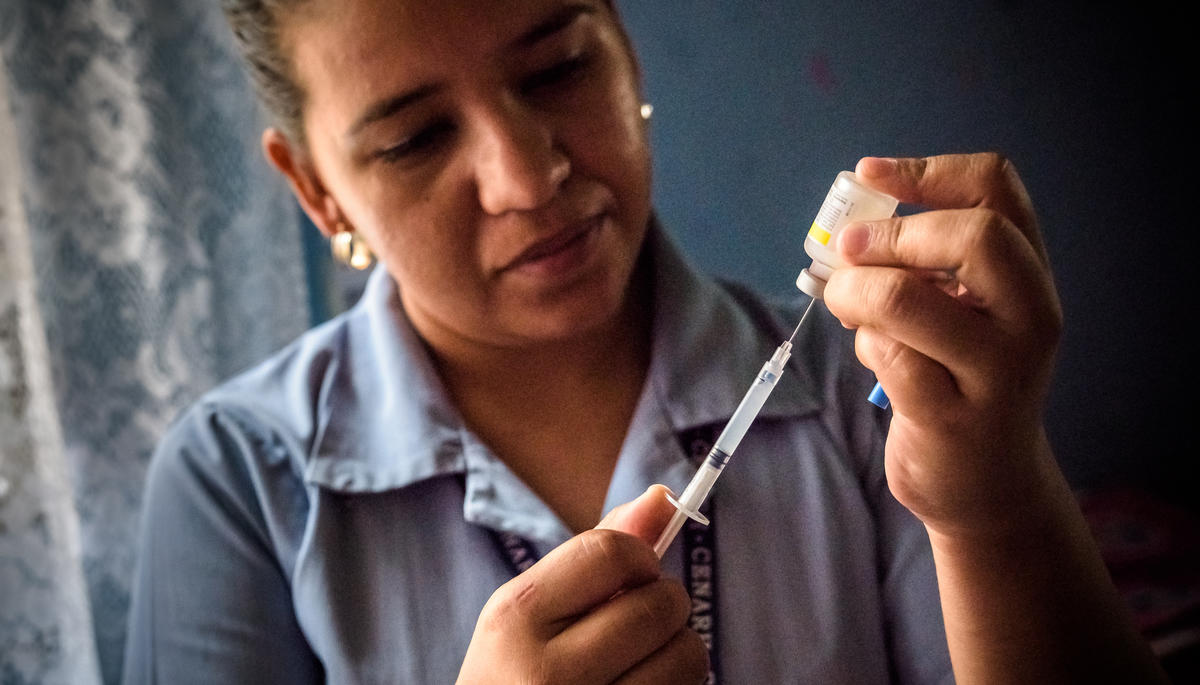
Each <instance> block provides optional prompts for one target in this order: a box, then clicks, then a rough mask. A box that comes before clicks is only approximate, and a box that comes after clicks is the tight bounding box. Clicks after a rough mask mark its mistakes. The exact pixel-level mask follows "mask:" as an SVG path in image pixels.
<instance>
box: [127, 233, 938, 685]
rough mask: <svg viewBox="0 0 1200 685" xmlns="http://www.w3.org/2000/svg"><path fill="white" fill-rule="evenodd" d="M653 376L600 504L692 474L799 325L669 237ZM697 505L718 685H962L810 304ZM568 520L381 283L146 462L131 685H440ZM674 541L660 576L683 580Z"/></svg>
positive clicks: (925, 581)
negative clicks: (704, 511) (486, 432)
mask: <svg viewBox="0 0 1200 685" xmlns="http://www.w3.org/2000/svg"><path fill="white" fill-rule="evenodd" d="M647 241H648V242H647V246H646V249H647V250H648V251H649V254H648V257H650V258H651V267H652V269H653V279H652V280H653V284H654V304H655V307H654V323H653V347H652V352H651V362H650V367H649V372H648V374H647V378H646V382H645V387H644V388H643V390H642V393H641V397H640V399H639V402H638V405H637V409H636V410H635V413H634V417H633V420H632V423H631V425H630V428H629V433H628V435H627V436H626V438H625V442H624V444H623V446H622V448H621V453H620V455H619V458H618V462H617V466H616V469H615V472H614V474H613V479H612V483H611V485H610V487H609V490H608V496H607V500H606V502H605V510H606V511H607V510H609V509H611V508H612V507H614V506H616V505H618V504H620V503H623V502H626V501H629V500H631V499H633V498H635V497H636V496H637V495H639V494H640V493H641V492H642V491H644V490H645V489H646V487H647V486H649V485H650V484H652V483H665V484H666V485H667V486H669V487H671V488H672V489H673V490H675V491H676V492H679V491H681V490H682V488H683V486H684V485H685V484H686V483H687V481H688V479H689V478H690V477H691V475H692V473H693V471H694V467H693V465H692V464H691V462H689V461H688V459H687V458H686V455H685V453H684V450H683V448H682V446H681V444H680V440H679V435H680V434H681V433H682V432H684V431H687V430H689V429H692V428H696V427H698V426H703V425H707V424H716V425H718V426H719V425H721V424H723V423H724V422H725V421H726V420H727V419H728V418H729V416H730V415H731V414H732V412H733V410H734V409H735V408H736V406H737V403H738V401H739V400H740V399H741V396H742V394H743V393H744V392H745V390H746V388H748V387H749V385H750V383H751V382H752V381H753V380H754V378H755V375H756V374H757V372H758V369H759V367H760V366H761V365H762V363H763V361H764V360H765V359H767V358H768V357H769V356H770V354H771V353H772V351H773V350H774V349H775V347H776V346H777V345H778V344H779V342H780V341H782V340H783V339H785V338H786V337H787V336H788V335H789V334H790V332H791V327H792V326H793V325H794V324H795V322H796V321H797V320H798V316H799V310H798V309H797V308H795V307H771V306H768V305H766V304H764V303H763V302H762V301H761V300H760V299H759V298H757V297H756V296H755V295H753V294H752V293H750V292H748V291H745V290H742V289H739V288H736V287H731V286H726V285H720V284H718V283H715V282H714V281H712V280H710V279H708V278H706V277H704V276H702V275H700V274H698V273H697V272H696V271H695V270H694V269H692V268H691V267H690V266H689V265H688V264H687V263H686V262H685V261H684V259H683V258H682V257H681V255H680V254H679V253H678V251H677V249H676V248H675V247H674V246H673V245H672V244H671V242H670V240H669V239H668V238H667V237H666V236H665V235H664V234H663V232H662V230H661V229H659V228H657V227H656V228H655V229H653V230H652V231H651V232H650V234H649V236H648V238H647ZM794 354H795V356H793V358H792V361H791V362H790V364H789V369H788V371H787V372H786V373H785V374H784V376H783V378H782V379H781V381H780V382H779V385H778V386H777V388H776V389H775V392H774V394H773V395H772V397H771V399H770V400H769V401H768V403H767V405H766V407H765V408H764V409H763V412H762V414H761V415H760V416H759V418H758V420H757V422H756V423H755V424H754V425H753V426H752V427H751V428H750V431H749V433H748V434H747V435H746V437H745V439H744V441H743V442H742V443H741V446H740V447H739V448H738V451H737V453H736V454H735V455H734V456H733V458H732V460H731V461H730V463H729V466H728V467H727V468H726V470H725V472H724V474H723V476H722V478H721V480H720V481H719V482H718V483H717V486H716V488H715V489H714V491H713V494H714V497H715V499H716V502H717V510H718V513H719V519H718V521H717V526H716V529H715V546H716V550H717V562H716V574H717V583H718V593H719V595H718V597H719V599H718V607H719V611H718V615H719V620H720V623H719V626H718V631H719V636H718V640H719V646H718V649H719V659H720V662H721V666H722V670H723V681H724V682H726V683H808V682H811V683H880V682H889V681H894V682H912V683H934V682H942V681H950V680H952V676H951V672H950V662H949V657H948V654H947V648H946V639H945V634H944V629H943V624H942V618H941V610H940V605H939V602H938V595H937V587H936V580H935V577H934V568H933V562H932V558H931V555H930V550H929V542H928V539H927V537H926V534H925V531H924V529H923V528H922V526H921V525H920V524H919V522H918V521H917V520H916V519H915V518H914V517H913V516H912V515H911V514H910V513H909V512H908V511H907V510H905V509H904V508H903V507H901V506H900V505H899V504H898V503H897V502H896V501H895V500H894V499H893V498H892V496H891V494H890V492H889V491H888V489H887V486H886V483H885V481H884V473H883V459H882V450H883V436H884V431H885V430H886V424H887V420H888V415H887V414H886V413H884V412H881V411H880V410H878V409H876V408H875V407H873V406H872V405H870V404H868V403H867V402H866V399H865V398H866V396H867V393H868V392H869V390H870V388H871V383H872V379H871V377H870V376H869V374H867V373H866V372H865V371H864V370H863V369H862V367H861V366H860V365H859V364H858V362H857V361H856V360H855V359H854V355H853V349H852V336H851V335H850V333H848V332H847V331H845V330H844V329H842V328H841V326H840V325H839V324H838V323H837V322H836V321H835V320H834V319H833V318H832V317H831V316H830V315H829V314H828V312H827V311H825V309H824V307H822V306H820V305H818V307H817V308H816V309H815V310H814V315H813V316H812V317H810V320H809V321H808V322H807V323H806V324H805V329H804V330H802V331H801V333H800V336H799V339H798V341H797V343H796V350H795V353H794ZM489 528H491V529H495V530H500V531H508V532H512V533H516V534H517V535H520V536H522V537H524V538H526V539H528V540H530V541H531V542H532V543H533V544H534V545H535V546H537V547H538V548H539V549H540V551H541V553H542V554H545V553H546V552H548V551H549V550H550V549H552V548H554V547H555V546H556V545H558V544H560V543H562V542H563V541H564V540H566V539H567V538H568V537H569V535H570V534H569V532H568V529H567V528H566V526H565V525H564V524H563V523H562V522H561V521H560V520H559V519H558V517H557V516H555V514H554V513H553V512H551V511H550V510H549V509H548V508H547V506H546V505H545V504H544V503H543V502H542V501H541V500H540V499H538V497H537V496H536V495H534V494H533V492H532V491H530V489H529V488H528V487H526V485H525V484H524V483H523V482H522V481H521V480H520V479H518V478H517V477H516V476H515V475H514V474H513V473H512V471H510V470H509V469H508V468H507V467H506V466H505V465H504V463H503V462H501V461H500V460H499V459H497V458H496V457H495V456H494V455H493V454H492V453H491V451H490V450H489V449H488V447H487V446H486V445H485V444H483V443H481V442H480V441H479V439H478V438H476V437H475V436H474V435H473V434H472V433H471V432H470V431H469V430H468V429H466V428H465V427H464V425H463V422H462V419H461V417H460V416H459V414H458V411H457V410H456V409H455V407H454V405H453V403H452V402H451V401H450V399H449V397H448V395H447V393H446V391H445V389H444V388H443V386H442V383H441V381H440V379H439V378H438V375H437V373H436V372H435V370H434V368H433V366H432V363H431V360H430V358H429V354H428V352H427V350H426V348H425V347H424V345H423V343H422V342H421V340H420V339H419V338H418V336H417V335H416V333H415V332H414V330H413V329H412V327H411V325H410V324H409V323H408V320H407V318H406V317H405V315H404V312H403V310H402V309H401V306H400V304H399V298H398V297H397V294H396V289H395V284H394V282H393V281H392V280H391V278H390V277H389V276H388V274H387V273H386V272H385V271H384V270H383V269H382V268H380V269H377V270H376V272H375V273H374V274H373V275H372V277H371V279H370V282H369V284H368V286H367V289H366V292H365V293H364V295H363V298H362V300H361V302H360V303H359V304H358V305H357V306H356V307H355V308H354V309H352V310H350V311H349V312H347V313H346V314H344V315H342V316H340V317H338V318H336V319H334V320H332V321H330V322H329V323H327V324H325V325H322V326H320V327H318V328H316V329H314V330H312V331H310V332H308V333H306V334H305V335H304V336H302V337H301V338H299V339H298V340H297V341H296V342H295V343H293V344H292V345H291V346H289V347H287V348H286V349H284V350H283V351H281V352H279V353H278V354H276V355H275V356H274V357H272V358H271V359H269V360H267V361H266V362H264V363H263V364H260V365H259V366H257V367H255V368H253V369H251V370H250V371H248V372H246V373H244V374H243V375H241V376H239V377H238V378H236V379H234V380H232V381H230V382H228V383H226V384H225V385H223V386H222V387H220V388H218V389H217V390H215V391H213V392H211V393H209V394H208V395H207V396H206V397H205V398H204V399H203V400H202V401H201V402H199V403H198V404H197V405H196V406H194V407H193V408H192V409H191V410H190V411H188V412H187V413H186V414H185V415H184V416H183V417H182V418H181V419H180V420H179V421H178V422H177V423H176V424H175V425H174V426H173V427H172V429H171V430H170V432H169V434H168V435H167V436H166V438H165V439H164V441H163V443H162V445H161V446H160V448H159V450H158V451H157V453H156V455H155V457H154V461H153V464H152V467H151V471H150V476H149V482H148V490H147V496H146V502H145V514H144V519H143V529H142V533H141V550H140V558H139V563H138V568H137V576H136V579H135V588H134V600H133V610H132V614H131V623H130V630H129V643H128V648H127V652H126V672H125V680H126V682H128V683H147V682H155V683H171V684H175V683H264V684H268V683H317V682H331V683H451V682H454V679H455V677H456V675H457V673H458V668H459V664H460V663H461V660H462V658H463V655H464V654H465V652H466V649H467V644H468V642H469V640H470V638H471V634H472V631H473V629H474V626H475V621H476V618H477V617H478V615H479V611H480V609H481V608H482V607H483V604H484V602H486V601H487V599H488V597H489V596H490V595H491V593H492V592H493V591H494V590H495V589H496V588H497V587H499V586H500V585H501V584H503V583H504V582H505V581H507V580H508V579H509V578H510V577H511V575H512V573H511V570H510V567H509V564H508V561H507V560H506V559H505V558H504V557H503V556H502V555H501V553H500V552H499V551H498V549H497V547H496V545H495V544H494V540H493V536H492V534H491V533H489V532H488V529H489ZM681 556H682V555H681V552H680V545H679V544H678V543H677V544H676V545H675V546H674V547H673V548H672V549H671V550H669V551H668V553H667V556H666V557H665V558H664V560H663V566H664V569H665V571H666V572H667V573H668V574H671V575H675V576H677V577H679V576H681V571H682V568H683V565H682V558H681Z"/></svg>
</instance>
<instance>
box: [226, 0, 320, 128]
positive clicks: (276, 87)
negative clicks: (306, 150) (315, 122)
mask: <svg viewBox="0 0 1200 685" xmlns="http://www.w3.org/2000/svg"><path fill="white" fill-rule="evenodd" d="M305 2H307V0H221V9H222V10H223V11H224V13H225V18H226V20H228V22H229V26H230V28H231V29H233V35H234V37H235V38H236V39H237V44H238V49H239V51H240V52H241V54H242V58H243V59H244V60H245V62H246V66H247V68H248V70H249V72H250V77H251V79H253V81H254V88H255V90H256V91H257V93H258V97H259V100H261V101H262V103H263V106H265V107H266V108H267V112H268V113H269V114H270V116H271V118H272V119H273V120H274V123H275V125H276V126H278V127H279V129H280V130H281V131H282V132H283V134H284V135H285V136H287V137H288V139H289V140H291V141H292V142H293V143H295V144H297V145H303V144H304V126H303V108H304V91H303V89H301V88H300V85H299V83H298V81H297V80H296V78H295V75H294V73H293V68H292V62H291V59H290V57H289V56H288V55H287V54H286V51H285V49H284V46H283V42H282V39H281V32H280V17H281V16H283V15H284V14H285V13H287V12H288V11H294V10H296V9H297V8H298V7H299V6H300V5H302V4H304V3H305Z"/></svg>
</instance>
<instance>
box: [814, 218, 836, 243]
mask: <svg viewBox="0 0 1200 685" xmlns="http://www.w3.org/2000/svg"><path fill="white" fill-rule="evenodd" d="M830 235H831V234H830V233H829V231H826V230H825V229H823V228H821V227H820V226H818V225H817V222H815V221H814V222H813V225H812V228H810V229H808V237H809V238H812V239H813V240H815V241H817V242H818V243H821V244H822V245H828V244H829V237H830Z"/></svg>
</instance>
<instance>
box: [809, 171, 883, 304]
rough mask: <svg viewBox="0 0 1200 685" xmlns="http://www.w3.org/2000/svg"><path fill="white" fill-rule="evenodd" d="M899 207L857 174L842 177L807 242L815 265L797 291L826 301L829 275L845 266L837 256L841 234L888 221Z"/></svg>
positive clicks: (824, 206)
mask: <svg viewBox="0 0 1200 685" xmlns="http://www.w3.org/2000/svg"><path fill="white" fill-rule="evenodd" d="M898 204H900V202H899V201H898V200H896V198H894V197H892V196H891V195H887V194H886V193H881V192H879V191H878V190H872V189H870V188H868V187H866V186H865V185H863V184H862V183H859V181H858V178H857V177H856V176H855V175H854V172H852V171H843V172H841V173H839V174H838V175H837V178H836V179H834V181H833V187H831V188H830V189H829V194H828V195H826V196H825V202H824V203H822V204H821V209H820V211H818V212H817V218H816V219H815V220H814V221H813V222H812V226H811V227H810V228H809V229H808V236H807V237H806V238H805V239H804V251H805V252H807V253H808V256H809V257H812V260H813V261H812V264H811V265H809V267H808V268H807V269H804V270H802V271H801V272H800V275H799V276H798V277H797V278H796V287H797V288H799V289H800V290H802V291H804V292H805V293H806V294H808V295H809V296H810V297H813V298H816V299H818V300H820V299H824V295H825V284H826V283H827V282H828V280H829V276H830V274H832V273H833V270H834V269H836V268H838V267H840V266H842V265H843V264H842V260H841V259H840V258H839V257H838V254H837V235H838V233H839V232H840V231H841V230H842V228H843V227H844V226H846V224H849V223H851V222H853V221H875V220H877V219H886V218H888V217H890V216H892V215H893V214H895V213H896V205H898Z"/></svg>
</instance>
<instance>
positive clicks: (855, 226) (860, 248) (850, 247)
mask: <svg viewBox="0 0 1200 685" xmlns="http://www.w3.org/2000/svg"><path fill="white" fill-rule="evenodd" d="M870 244H871V227H870V226H868V225H867V224H864V223H860V222H855V223H852V224H849V225H847V226H845V227H844V228H842V231H841V233H839V234H838V252H840V253H841V254H842V256H844V257H855V256H858V255H860V254H862V253H863V252H866V251H867V246H868V245H870Z"/></svg>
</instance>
